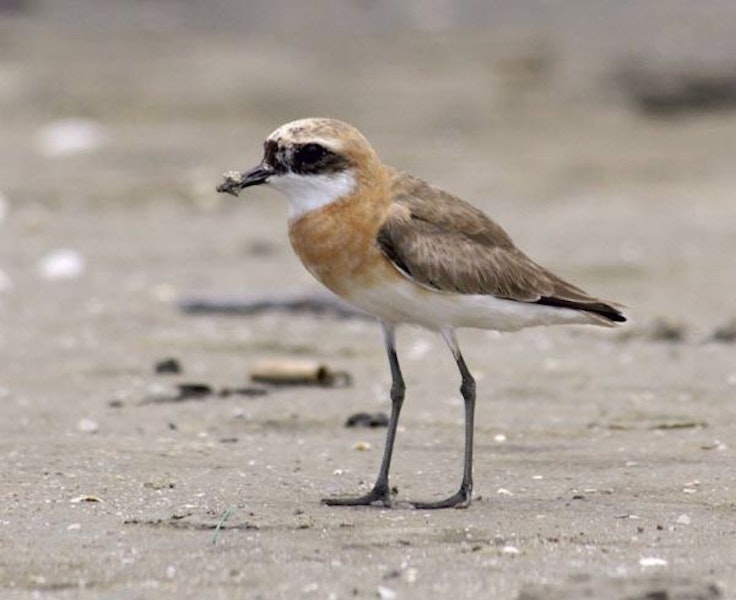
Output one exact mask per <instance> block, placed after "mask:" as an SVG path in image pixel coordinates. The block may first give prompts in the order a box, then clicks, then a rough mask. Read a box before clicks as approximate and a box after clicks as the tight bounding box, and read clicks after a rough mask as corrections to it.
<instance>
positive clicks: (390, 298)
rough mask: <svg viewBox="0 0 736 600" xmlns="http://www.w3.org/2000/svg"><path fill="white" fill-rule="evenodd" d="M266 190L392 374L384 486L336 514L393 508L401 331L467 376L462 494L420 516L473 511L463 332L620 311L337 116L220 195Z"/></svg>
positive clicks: (586, 319) (308, 263)
mask: <svg viewBox="0 0 736 600" xmlns="http://www.w3.org/2000/svg"><path fill="white" fill-rule="evenodd" d="M258 185H265V186H269V187H272V188H274V189H276V190H278V191H280V192H282V193H283V194H284V195H286V197H287V198H288V200H289V214H288V235H289V240H290V242H291V245H292V247H293V249H294V251H295V252H296V254H297V255H298V257H299V258H300V259H301V262H302V263H303V264H304V266H305V267H306V269H307V270H308V271H309V272H310V273H311V274H312V275H313V276H314V277H315V278H316V279H317V280H318V281H319V282H321V283H322V284H323V285H324V286H326V287H327V288H328V289H329V290H331V291H332V292H334V293H335V294H337V295H338V296H340V297H341V298H343V299H344V300H347V301H348V302H349V303H351V304H352V305H354V306H355V307H357V308H358V309H360V310H362V311H364V312H365V313H368V314H369V315H372V316H374V317H376V318H377V320H378V321H379V322H380V325H381V329H382V332H383V340H384V345H385V349H386V354H387V357H388V363H389V368H390V373H391V388H390V393H389V396H390V400H391V413H390V417H389V423H388V430H387V434H386V441H385V445H384V450H383V458H382V460H381V464H380V468H379V472H378V476H377V478H376V481H375V484H374V485H373V487H372V488H371V489H370V491H368V492H367V493H365V494H362V495H357V496H345V497H343V496H337V497H329V498H324V499H323V500H322V502H323V503H324V504H327V505H330V506H368V505H375V506H385V507H390V506H391V504H392V498H391V495H392V492H391V488H390V486H389V470H390V466H391V458H392V454H393V449H394V442H395V439H396V431H397V426H398V423H399V416H400V413H401V408H402V405H403V403H404V397H405V390H406V385H405V383H404V378H403V376H402V371H401V367H400V365H399V360H398V355H397V348H396V328H397V327H398V326H399V325H402V324H411V325H418V326H420V327H424V328H426V329H428V330H431V331H433V332H438V333H439V334H440V335H441V336H442V338H443V339H444V341H445V343H446V344H447V346H448V347H449V350H450V352H451V353H452V356H453V358H454V360H455V363H456V364H457V368H458V370H459V371H460V380H461V385H460V393H461V394H462V397H463V401H464V412H465V427H464V433H465V449H464V455H463V457H464V458H463V470H462V478H461V483H460V487H459V489H458V490H457V492H456V493H454V494H452V495H451V496H449V497H447V498H444V499H441V500H429V501H412V502H411V504H412V505H413V506H414V507H415V508H418V509H440V508H452V507H454V508H467V507H468V506H469V505H470V503H471V499H472V491H473V430H474V414H475V403H476V384H475V379H474V378H473V375H472V374H471V372H470V369H469V368H468V366H467V364H466V362H465V359H464V357H463V354H462V353H461V351H460V346H459V345H458V341H457V336H456V333H455V331H456V329H458V328H479V329H490V330H497V331H515V330H519V329H522V328H525V327H530V326H538V325H555V324H593V325H603V326H614V325H616V324H618V323H622V322H624V321H626V317H625V316H624V315H623V313H622V311H621V305H619V304H617V303H614V302H608V301H604V300H601V299H599V298H597V297H594V296H591V295H589V294H588V293H587V292H585V291H583V290H582V289H581V288H579V287H577V286H575V285H573V284H571V283H568V282H567V281H565V280H564V279H562V278H560V277H558V276H557V275H555V274H553V273H552V272H550V271H549V270H547V269H545V268H544V267H542V266H540V265H539V264H537V263H536V262H534V261H533V260H532V259H531V258H529V257H528V256H527V255H526V254H524V253H523V252H522V251H521V250H519V249H518V248H517V247H516V245H515V244H514V243H513V241H512V240H511V237H510V236H509V235H508V234H507V233H506V231H505V230H504V229H503V228H502V227H501V226H500V225H498V224H496V223H495V222H494V221H493V220H491V218H490V217H488V216H487V215H486V214H485V213H483V212H482V211H481V210H479V209H477V208H476V207H474V206H473V205H471V204H470V203H468V202H466V201H464V200H462V199H460V198H458V197H457V196H454V195H452V194H450V193H449V192H446V191H444V190H442V189H440V188H438V187H435V186H432V185H430V184H429V183H427V182H426V181H424V180H422V179H420V178H418V177H415V176H413V175H411V174H409V173H406V172H403V171H400V170H398V169H395V168H394V167H391V166H388V165H385V164H384V163H383V162H382V161H381V160H380V158H379V156H378V154H377V153H376V151H375V150H374V149H373V147H372V146H371V145H370V143H369V142H368V140H367V139H366V138H365V137H364V136H363V135H362V134H361V133H360V132H359V131H358V130H357V129H356V128H354V127H353V126H351V125H349V124H347V123H344V122H342V121H339V120H336V119H331V118H305V119H299V120H296V121H292V122H289V123H286V124H284V125H282V126H280V127H278V128H277V129H276V130H275V131H274V132H273V133H271V134H270V135H269V136H268V137H267V138H266V140H265V142H264V153H263V158H262V160H261V162H260V163H259V164H258V165H256V166H255V167H254V168H252V169H249V170H246V171H242V172H240V171H230V172H228V173H226V174H225V176H224V180H223V182H222V183H221V184H220V185H219V186H218V187H217V191H218V192H224V193H228V194H232V195H236V196H237V195H238V194H239V192H240V191H241V190H243V189H245V188H248V187H251V186H258Z"/></svg>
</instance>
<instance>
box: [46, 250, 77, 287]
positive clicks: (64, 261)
mask: <svg viewBox="0 0 736 600" xmlns="http://www.w3.org/2000/svg"><path fill="white" fill-rule="evenodd" d="M84 269H85V261H84V257H83V256H82V255H81V254H80V253H79V252H77V251H76V250H72V249H70V248H60V249H58V250H53V251H51V252H49V253H48V254H46V255H45V256H44V257H43V258H42V259H41V262H40V263H39V265H38V270H39V273H40V275H41V277H43V278H44V279H47V280H49V281H59V280H63V279H75V278H77V277H79V276H80V275H82V274H83V273H84Z"/></svg>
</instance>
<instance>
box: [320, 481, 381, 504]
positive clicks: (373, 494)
mask: <svg viewBox="0 0 736 600" xmlns="http://www.w3.org/2000/svg"><path fill="white" fill-rule="evenodd" d="M322 504H326V505H327V506H376V505H383V506H387V507H388V506H391V493H390V492H389V489H388V485H386V486H378V485H377V486H375V487H374V488H373V489H372V490H371V491H370V492H368V493H367V494H365V495H364V496H347V497H337V498H322Z"/></svg>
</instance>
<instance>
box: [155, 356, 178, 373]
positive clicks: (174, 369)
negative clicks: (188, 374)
mask: <svg viewBox="0 0 736 600" xmlns="http://www.w3.org/2000/svg"><path fill="white" fill-rule="evenodd" d="M153 370H154V372H155V373H156V375H179V374H181V371H182V369H181V363H180V362H179V361H178V360H177V359H175V358H165V359H163V360H160V361H158V362H157V363H156V364H155V366H154V367H153Z"/></svg>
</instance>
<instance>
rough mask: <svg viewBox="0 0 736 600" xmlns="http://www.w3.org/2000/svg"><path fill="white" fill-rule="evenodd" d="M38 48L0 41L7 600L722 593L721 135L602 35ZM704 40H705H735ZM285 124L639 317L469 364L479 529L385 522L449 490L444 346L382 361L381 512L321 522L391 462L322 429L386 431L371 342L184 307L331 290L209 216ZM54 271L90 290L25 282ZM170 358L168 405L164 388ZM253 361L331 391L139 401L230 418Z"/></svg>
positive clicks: (224, 405)
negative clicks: (176, 364) (334, 503)
mask: <svg viewBox="0 0 736 600" xmlns="http://www.w3.org/2000/svg"><path fill="white" fill-rule="evenodd" d="M21 4H22V3H21ZM77 4H79V3H77ZM501 4H502V3H501ZM602 4H606V3H602ZM141 6H142V5H141ZM52 13H53V11H52ZM80 14H81V13H80ZM699 14H700V13H699ZM42 15H43V13H41V16H37V17H36V18H27V17H3V20H2V21H0V26H1V31H0V34H1V37H0V45H1V46H2V55H0V80H1V81H2V86H1V87H2V89H1V90H0V109H1V110H2V112H3V124H2V127H3V132H2V138H1V139H0V156H2V160H0V191H1V192H2V193H3V198H2V203H1V204H0V275H1V276H2V277H0V319H1V321H0V326H1V328H0V452H1V453H2V462H3V465H4V466H3V468H2V470H1V471H0V498H1V502H0V507H1V508H0V595H1V596H2V597H3V598H10V599H14V598H27V597H34V598H44V599H46V598H49V599H50V598H60V599H61V598H115V599H138V598H204V597H206V598H295V597H304V598H350V597H358V598H375V597H380V598H383V599H389V600H390V599H391V598H446V597H457V598H475V597H486V598H499V599H506V598H508V599H517V598H518V599H525V600H534V599H549V598H552V599H555V598H566V599H570V598H573V599H577V598H598V599H601V598H602V599H609V598H610V599H614V598H616V599H618V598H631V599H638V598H642V599H643V598H677V599H686V598H687V599H695V598H702V599H710V598H719V597H722V598H731V597H734V596H735V595H736V568H735V567H736V506H735V504H734V502H735V500H734V498H736V487H735V484H734V476H735V475H736V467H735V466H734V459H735V457H734V444H735V443H736V442H734V439H736V419H735V417H736V405H735V404H734V396H735V395H736V360H735V359H736V351H735V349H734V345H733V342H732V341H730V342H729V341H728V339H726V340H721V341H717V340H714V339H713V334H714V332H715V331H716V330H717V329H718V328H723V327H724V326H726V325H728V324H729V323H731V322H732V321H733V319H734V318H736V304H735V302H734V282H735V281H736V262H735V261H734V256H736V234H735V233H734V228H735V226H736V202H734V195H735V194H736V170H734V168H733V157H734V155H735V151H736V144H735V143H734V140H735V139H736V113H734V112H729V111H727V110H723V111H717V112H705V113H695V114H689V113H688V114H684V115H677V116H674V117H669V118H668V117H652V116H651V115H647V114H644V113H642V112H641V111H639V110H637V109H636V107H635V103H634V102H633V101H632V99H631V97H630V95H628V92H627V90H626V89H623V88H622V87H621V86H620V81H621V80H620V77H619V75H620V72H621V69H622V68H626V67H627V65H630V61H631V54H632V53H631V48H632V45H631V44H632V43H633V42H631V40H629V41H628V42H626V43H625V44H624V43H623V42H621V43H619V44H618V45H617V43H616V40H617V33H616V29H615V27H616V26H620V23H619V22H618V21H616V20H613V21H611V22H612V23H613V25H612V30H611V31H609V30H608V29H607V28H606V27H605V23H604V24H599V25H600V29H598V30H595V29H594V30H592V31H591V30H588V29H586V30H585V31H586V35H582V34H581V39H582V40H583V41H580V39H578V38H574V37H573V38H570V37H565V36H564V35H563V34H565V31H557V30H552V31H546V30H543V29H542V30H541V31H542V32H543V35H542V34H540V33H539V30H538V29H535V28H534V27H532V26H531V25H529V26H528V27H527V28H526V29H524V28H521V29H520V28H519V27H518V23H517V22H516V21H514V20H513V19H511V21H512V25H514V26H515V27H517V28H516V29H514V27H511V26H510V29H508V28H507V29H504V26H503V22H499V23H495V24H494V27H495V29H493V30H492V31H493V33H494V35H489V34H488V32H487V31H484V30H480V31H479V30H469V31H468V32H452V31H443V32H440V33H427V32H422V33H412V34H408V33H401V32H397V31H388V32H384V33H382V34H378V33H376V34H373V35H370V36H365V37H361V38H360V39H356V38H355V37H354V36H351V35H350V33H349V32H343V33H340V34H334V36H332V37H331V38H330V39H326V38H325V36H321V35H315V34H314V33H312V34H307V33H304V32H297V33H294V34H293V35H291V36H288V37H287V36H284V35H266V34H263V35H256V34H254V33H253V31H252V28H250V29H247V34H245V33H244V34H240V33H238V32H237V31H235V29H236V28H235V27H234V26H233V24H232V23H230V24H229V27H226V28H224V29H225V30H224V31H217V30H216V29H207V28H204V29H202V30H197V29H196V28H194V29H193V30H191V31H183V30H182V28H181V27H179V26H177V27H174V26H172V27H171V28H169V29H163V31H156V32H154V31H151V30H146V29H145V28H143V29H142V30H140V29H136V28H132V27H126V26H123V25H121V26H119V27H117V28H116V27H111V28H110V29H109V30H105V31H103V30H102V29H101V28H99V27H97V26H95V27H92V26H90V27H82V26H81V25H80V26H77V27H75V26H74V24H73V23H72V21H73V19H71V17H69V16H68V15H65V16H64V19H62V18H61V17H60V16H59V14H57V13H53V14H52V17H53V18H51V17H49V18H47V19H46V20H44V18H42ZM54 15H55V16H54ZM630 16H631V15H629V17H630ZM655 16H656V15H655ZM97 17H98V18H99V19H102V18H103V17H102V16H100V15H97ZM644 17H648V18H653V17H652V15H651V14H649V13H647V15H644V16H643V17H642V18H644ZM695 17H698V15H695ZM695 17H694V20H693V23H695V24H696V25H697V24H698V23H700V24H701V25H702V24H703V22H704V19H705V17H704V16H703V14H700V16H699V17H698V18H699V19H700V20H698V18H695ZM622 18H623V17H622ZM706 20H707V19H706ZM708 23H710V25H712V27H711V28H710V29H709V28H708V27H705V26H703V27H701V28H700V29H697V27H695V26H694V27H695V29H696V30H697V31H698V32H699V34H700V35H701V37H700V38H698V39H700V40H701V41H702V40H704V39H711V40H713V39H716V37H715V33H714V32H716V33H717V32H719V31H720V32H721V33H723V27H721V29H718V27H716V25H717V24H716V25H714V24H713V23H711V22H710V21H708ZM77 25H79V24H77ZM535 27H539V24H535ZM563 29H564V28H563ZM627 31H628V30H627ZM633 31H638V30H637V29H636V28H634V29H633ZM667 31H669V33H670V34H671V35H669V37H668V36H667V35H665V34H664V33H663V34H662V36H661V38H658V39H661V40H665V41H667V42H668V43H669V44H671V46H670V47H672V48H678V49H682V48H683V47H686V46H687V45H686V44H679V43H678V39H679V38H678V37H677V35H674V34H672V28H670V29H666V31H665V32H667ZM556 36H557V37H556ZM709 36H710V37H709ZM734 38H736V36H733V37H731V36H728V35H722V36H721V37H720V38H717V39H719V40H721V41H723V45H721V46H718V44H713V46H715V47H720V48H721V50H723V52H724V53H726V54H727V51H728V50H729V48H728V47H727V46H728V43H731V42H726V41H724V40H733V39H734ZM632 39H633V40H634V42H636V41H638V45H636V44H634V46H633V47H634V48H636V49H637V50H638V51H639V53H640V54H639V55H638V56H640V57H643V58H644V59H647V60H649V59H651V61H652V62H653V63H656V64H659V65H661V64H663V63H664V64H665V66H666V63H667V61H662V55H661V53H658V52H656V51H655V50H656V49H657V48H658V46H657V44H655V43H654V42H653V41H652V40H650V39H648V38H647V36H646V35H644V34H642V33H639V34H638V37H637V36H636V35H633V34H632ZM570 40H573V41H574V43H573V42H571V41H570ZM695 46H697V44H695ZM665 47H667V46H666V44H665ZM710 50H711V52H712V46H711V47H710ZM683 52H684V51H683ZM674 54H677V53H676V52H675V53H674ZM685 54H686V53H685ZM695 58H702V57H699V56H696V57H695ZM708 59H709V60H711V62H709V63H708V64H715V65H718V64H720V63H718V60H719V59H718V57H717V56H716V57H713V56H710V57H708ZM678 61H679V62H678V63H677V65H678V67H679V66H681V65H682V64H686V65H687V64H691V63H688V62H687V61H684V60H683V59H682V56H680V57H679V58H678ZM644 62H645V64H646V65H649V64H650V63H647V62H646V60H645V61H644ZM696 62H697V61H696ZM698 64H701V63H698ZM307 114H326V115H330V116H336V117H340V118H344V119H346V120H348V121H351V122H353V123H355V124H356V125H358V126H359V127H360V128H361V129H362V130H363V131H364V132H365V133H366V135H367V136H368V137H369V138H370V139H371V140H372V141H373V142H374V144H375V146H376V147H377V149H378V150H379V152H380V153H381V154H382V155H383V156H384V158H385V159H386V161H387V162H390V163H393V164H395V165H397V166H400V167H402V168H405V169H408V170H411V171H413V172H414V173H416V174H418V175H420V176H423V177H425V178H427V179H430V180H432V181H434V182H435V183H438V184H441V185H442V186H444V187H446V188H448V189H451V190H453V191H454V192H456V193H458V194H459V195H461V196H463V197H465V198H467V199H468V200H471V201H472V202H474V203H475V204H477V205H478V206H480V207H482V208H483V209H484V210H486V211H487V212H489V213H490V214H491V215H493V216H494V218H496V219H497V220H498V221H499V222H501V223H503V224H504V226H505V227H506V228H507V229H508V230H509V231H510V232H511V234H512V235H513V236H514V238H515V240H516V241H517V243H519V245H520V246H521V247H522V248H524V249H525V250H526V251H527V252H528V253H529V254H531V255H532V256H533V257H535V258H536V259H537V260H539V261H540V262H542V263H543V264H545V265H547V266H549V267H551V268H553V269H554V270H556V271H557V272H559V273H560V274H563V275H564V276H565V277H567V278H569V279H571V280H573V281H575V282H576V283H578V284H580V285H581V286H583V287H585V288H586V289H589V290H590V291H592V292H595V293H597V294H600V295H601V296H604V297H607V298H611V299H615V300H618V301H620V302H622V303H624V304H625V305H627V306H628V307H629V308H628V309H627V312H628V314H629V315H630V316H631V318H632V320H631V323H630V324H627V326H626V327H623V328H619V329H617V330H611V331H602V330H595V329H592V328H569V329H555V330H534V331H525V332H520V333H516V334H507V335H497V334H493V333H488V332H478V331H463V332H461V333H460V341H461V344H462V347H463V349H464V352H465V354H466V358H467V360H468V363H469V365H470V367H471V369H472V370H473V372H474V373H475V374H476V375H477V379H478V395H479V407H478V415H477V432H476V435H477V452H476V465H475V481H476V490H475V500H474V503H473V505H472V507H471V508H470V509H468V510H461V511H459V510H447V511H437V512H424V511H416V510H412V509H410V508H408V505H406V504H402V503H401V500H406V499H417V498H429V497H440V496H441V495H442V494H447V493H450V492H452V491H454V489H455V487H456V485H457V483H458V479H459V476H460V462H461V452H462V428H461V424H462V404H461V401H460V397H459V393H458V391H457V386H458V383H459V381H458V376H457V373H456V369H455V366H454V364H453V362H452V360H451V357H450V356H449V353H448V352H447V351H446V349H445V348H444V347H443V345H442V343H441V340H440V339H439V338H437V337H436V336H434V335H432V334H430V333H427V332H424V331H420V330H414V329H405V330H402V331H401V332H400V336H399V344H400V356H401V359H402V364H403V366H404V370H405V376H406V380H407V385H408V396H407V402H406V404H405V410H404V414H403V418H402V428H401V431H400V436H399V440H398V445H397V449H396V454H395V461H394V465H393V470H392V484H393V485H395V486H396V487H397V488H398V496H397V504H396V506H395V507H394V508H392V509H378V508H373V509H371V508H360V509H345V508H329V507H325V506H322V505H320V503H319V500H320V498H322V497H323V496H325V495H330V494H338V493H350V492H354V491H356V490H357V489H365V488H366V487H367V486H369V485H370V484H371V483H372V481H373V478H374V476H375V473H376V470H377V466H378V462H379V460H380V453H381V448H382V444H383V436H384V433H385V430H383V429H375V430H374V429H348V428H346V427H344V422H345V420H346V418H347V417H348V416H349V415H351V414H353V413H355V412H358V411H369V412H379V411H387V410H388V402H387V390H388V386H389V383H390V378H389V374H388V368H387V365H386V361H385V357H384V354H383V349H382V345H381V341H380V334H379V330H378V328H377V326H375V325H374V324H372V323H370V322H366V321H361V320H343V319H337V318H330V317H314V316H310V315H302V314H298V315H295V314H284V313H269V314H264V315H260V316H254V317H232V316H230V317H228V316H222V315H199V316H191V315H186V314H184V313H182V312H181V311H180V310H179V309H178V308H177V301H179V300H182V299H186V298H191V297H201V296H207V297H212V298H233V297H242V296H247V295H251V294H252V295H271V294H272V295H276V296H281V295H284V294H292V293H312V292H316V291H318V286H317V285H316V284H315V283H313V282H312V281H311V279H310V278H309V276H308V275H307V274H306V273H305V272H304V271H303V269H302V268H301V266H300V265H299V264H298V261H297V259H296V258H295V257H294V256H293V255H292V253H291V251H290V249H289V248H288V243H287V241H286V236H285V214H286V206H285V202H284V201H283V199H281V198H280V197H278V196H277V195H276V194H275V193H269V192H268V191H265V190H254V191H253V193H251V194H248V195H247V196H245V197H242V198H241V199H238V200H234V199H228V198H221V197H217V195H216V194H215V193H214V186H215V185H216V184H217V183H218V181H219V180H220V177H221V173H222V172H223V171H225V170H229V169H232V168H244V167H247V166H249V165H251V164H254V163H255V162H256V161H257V160H258V159H259V152H260V143H261V140H262V138H263V137H264V136H265V135H266V134H268V133H269V132H270V131H271V130H272V129H273V128H275V127H276V126H277V125H279V124H280V123H282V122H284V121H287V120H290V119H292V118H296V117H300V116H304V115H307ZM72 117H77V118H80V117H82V118H85V119H89V120H91V121H92V122H93V123H94V124H95V127H97V128H98V129H96V130H94V131H93V132H92V135H91V137H90V136H89V135H88V138H87V141H86V142H85V143H86V144H87V147H86V149H83V148H76V149H75V148H74V147H72V148H71V149H69V147H66V148H65V147H62V148H61V150H59V146H58V145H57V146H54V142H53V139H52V138H53V129H50V125H51V124H53V123H55V122H58V120H60V119H67V118H72ZM82 145H84V144H82ZM63 248H68V249H72V250H74V251H75V252H76V253H78V254H77V255H76V256H77V257H81V259H82V260H83V264H82V265H81V267H82V269H81V272H79V273H76V274H75V273H74V272H70V273H67V274H68V275H69V277H68V278H58V277H57V278H53V277H52V276H51V275H49V274H48V273H46V274H44V271H43V266H42V265H43V261H44V258H47V257H48V256H49V254H50V253H53V252H54V251H55V250H59V249H63ZM72 262H73V261H72ZM77 266H80V265H77ZM73 267H74V265H73V264H72V271H73ZM56 273H57V276H58V274H59V273H58V271H57V272H56ZM658 319H665V320H666V321H667V323H669V325H670V326H671V327H672V328H673V329H674V335H671V336H669V337H670V338H674V339H662V338H667V335H664V334H663V333H662V327H659V328H657V326H656V325H655V324H656V322H657V320H658ZM665 333H666V332H665ZM722 337H726V338H727V337H728V336H725V335H724V336H722ZM166 357H175V358H177V359H178V360H179V361H180V362H181V363H182V365H183V369H184V372H183V373H182V374H181V375H175V376H165V375H156V374H154V370H153V368H154V364H155V363H156V362H157V361H159V360H161V359H163V358H166ZM263 357H308V358H315V359H318V360H320V361H322V362H323V363H324V364H326V365H329V366H330V367H331V368H334V369H338V370H345V371H347V372H349V373H350V374H351V375H352V378H353V385H352V386H351V387H349V388H336V389H324V388H313V387H296V388H280V389H270V390H269V391H268V393H267V394H266V395H263V396H258V397H243V396H234V395H231V396H228V397H218V396H214V395H213V396H208V397H206V398H204V399H199V400H189V401H181V402H160V401H156V400H161V399H162V398H166V397H167V394H169V395H170V393H171V390H172V389H173V388H174V386H175V385H176V384H178V383H182V382H200V383H206V384H209V385H211V386H215V387H217V388H221V387H229V388H236V387H241V386H245V385H249V380H248V373H249V370H250V369H251V368H252V366H253V365H254V364H255V363H256V362H257V361H258V360H259V359H261V358H263ZM356 448H363V450H358V449H356ZM218 523H220V524H221V527H220V529H219V530H216V529H215V527H216V526H217V525H218Z"/></svg>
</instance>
